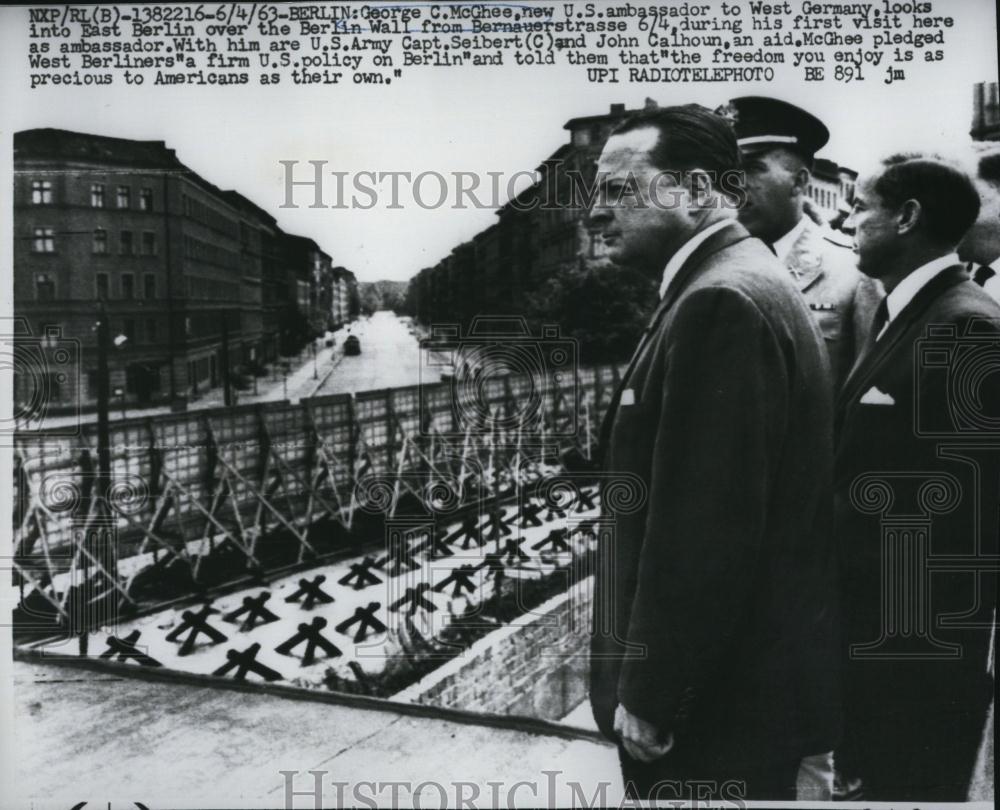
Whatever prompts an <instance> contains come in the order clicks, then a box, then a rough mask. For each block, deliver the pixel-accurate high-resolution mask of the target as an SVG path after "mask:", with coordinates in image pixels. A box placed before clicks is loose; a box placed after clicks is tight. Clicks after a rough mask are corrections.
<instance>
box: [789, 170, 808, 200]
mask: <svg viewBox="0 0 1000 810" xmlns="http://www.w3.org/2000/svg"><path fill="white" fill-rule="evenodd" d="M811 178H812V174H811V173H810V172H809V170H808V169H807V168H806V167H805V166H802V167H801V168H800V169H798V170H796V172H795V174H793V175H792V196H798V195H800V194H805V193H806V189H807V188H809V180H810V179H811Z"/></svg>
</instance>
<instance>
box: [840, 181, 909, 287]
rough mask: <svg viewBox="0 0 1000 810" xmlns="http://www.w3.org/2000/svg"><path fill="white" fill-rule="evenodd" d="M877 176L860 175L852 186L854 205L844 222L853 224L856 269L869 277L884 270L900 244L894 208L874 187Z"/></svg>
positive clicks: (879, 275)
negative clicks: (854, 185) (887, 203)
mask: <svg viewBox="0 0 1000 810" xmlns="http://www.w3.org/2000/svg"><path fill="white" fill-rule="evenodd" d="M877 180H878V177H864V178H861V179H860V180H859V182H858V184H857V186H856V187H855V192H854V208H853V209H851V215H850V217H848V219H847V222H846V223H845V225H847V226H852V227H853V228H854V252H855V253H856V254H857V256H858V270H860V271H861V272H862V273H864V274H865V275H866V276H870V277H871V278H881V277H882V276H883V275H885V274H886V272H888V270H889V269H890V268H889V260H890V259H891V258H892V256H893V255H894V254H895V253H897V252H898V250H899V246H900V239H899V231H898V225H899V220H898V213H899V212H898V211H897V210H896V209H894V208H890V207H887V206H886V204H885V201H884V200H883V199H882V197H881V196H879V194H878V192H876V191H875V188H874V185H875V182H876V181H877Z"/></svg>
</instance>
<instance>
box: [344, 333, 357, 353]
mask: <svg viewBox="0 0 1000 810" xmlns="http://www.w3.org/2000/svg"><path fill="white" fill-rule="evenodd" d="M344 354H361V341H360V340H358V336H357V335H348V336H347V339H346V340H345V341H344Z"/></svg>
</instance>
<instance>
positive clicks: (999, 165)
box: [976, 144, 1000, 186]
mask: <svg viewBox="0 0 1000 810" xmlns="http://www.w3.org/2000/svg"><path fill="white" fill-rule="evenodd" d="M983 152H984V154H983V155H982V156H981V157H980V158H979V163H978V164H977V166H976V174H978V175H979V178H980V179H981V180H985V181H986V182H987V183H991V184H993V185H994V186H1000V144H993V148H992V149H990V150H983Z"/></svg>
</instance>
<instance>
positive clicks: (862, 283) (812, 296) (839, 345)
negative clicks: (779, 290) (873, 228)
mask: <svg viewBox="0 0 1000 810" xmlns="http://www.w3.org/2000/svg"><path fill="white" fill-rule="evenodd" d="M805 220H806V225H805V228H804V229H803V231H802V233H801V234H799V237H798V238H797V239H796V240H795V242H794V244H793V245H792V248H791V250H790V251H789V253H788V255H787V256H786V257H785V266H786V267H787V268H788V270H789V272H790V273H791V275H792V283H793V284H794V285H795V286H796V287H798V289H799V292H801V293H802V296H803V297H804V298H805V300H806V304H807V305H808V306H809V309H810V310H811V311H812V314H813V317H814V318H815V319H816V322H817V323H818V324H819V328H820V331H821V332H822V333H823V339H824V340H825V341H826V347H827V351H828V352H829V354H830V368H831V371H832V373H833V385H834V390H835V391H838V390H839V389H840V386H841V384H843V382H844V378H845V377H846V376H847V373H848V372H849V371H850V370H851V367H852V366H853V365H854V360H855V358H856V356H857V352H858V351H859V350H860V348H861V346H862V345H863V342H864V338H865V336H866V335H867V334H868V328H869V327H870V326H871V323H872V319H873V318H874V317H875V310H876V308H877V307H878V303H879V301H880V300H881V299H882V298H883V297H884V293H883V291H882V288H881V285H880V284H879V283H878V282H877V281H874V280H873V279H870V278H868V277H867V276H865V275H863V274H862V273H860V272H859V271H858V269H857V267H856V263H857V262H856V259H855V256H854V253H853V251H852V250H851V249H850V248H849V247H846V246H845V245H842V244H840V243H839V242H837V241H835V239H834V236H833V234H832V233H830V231H829V229H827V228H823V227H822V226H820V225H817V224H816V223H815V222H813V221H812V220H811V219H810V218H809V217H806V218H805Z"/></svg>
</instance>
